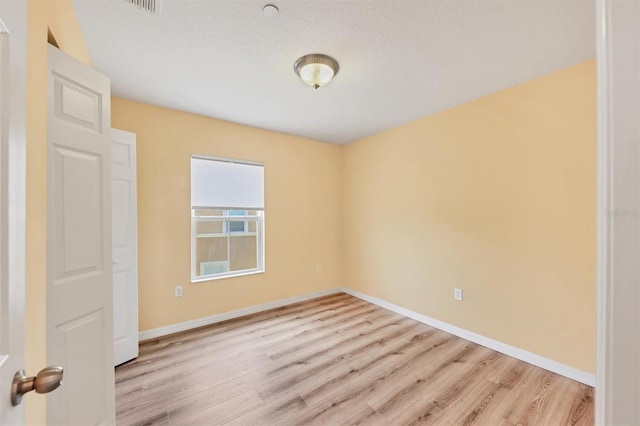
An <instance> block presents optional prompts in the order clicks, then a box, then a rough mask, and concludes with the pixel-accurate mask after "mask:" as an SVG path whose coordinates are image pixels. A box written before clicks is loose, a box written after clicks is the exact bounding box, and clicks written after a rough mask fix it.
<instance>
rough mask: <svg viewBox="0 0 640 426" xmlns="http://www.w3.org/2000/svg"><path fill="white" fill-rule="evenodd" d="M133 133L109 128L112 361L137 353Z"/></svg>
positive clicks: (135, 188)
mask: <svg viewBox="0 0 640 426" xmlns="http://www.w3.org/2000/svg"><path fill="white" fill-rule="evenodd" d="M136 185H137V179H136V135H135V133H130V132H125V131H123V130H118V129H111V200H112V205H111V211H112V224H113V320H114V324H113V336H114V339H115V340H114V363H115V365H119V364H122V363H123V362H127V361H129V360H132V359H134V358H137V356H138V238H137V234H138V232H137V229H138V211H137V187H136Z"/></svg>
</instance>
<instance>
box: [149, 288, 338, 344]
mask: <svg viewBox="0 0 640 426" xmlns="http://www.w3.org/2000/svg"><path fill="white" fill-rule="evenodd" d="M343 290H344V289H342V288H341V287H338V288H332V289H329V290H321V291H316V292H314V293H309V294H304V295H302V296H295V297H290V298H288V299H281V300H276V301H273V302H269V303H264V304H262V305H257V306H251V307H248V308H243V309H238V310H236V311H231V312H225V313H222V314H216V315H212V316H210V317H205V318H198V319H195V320H191V321H185V322H180V323H177V324H171V325H167V326H165V327H158V328H152V329H150V330H144V331H141V332H140V333H138V339H139V340H140V341H141V342H142V341H144V340H149V339H155V338H156V337H161V336H166V335H167V334H173V333H179V332H181V331H186V330H191V329H192V328H198V327H202V326H205V325H210V324H215V323H218V322H222V321H227V320H230V319H234V318H239V317H243V316H246V315H251V314H256V313H258V312H263V311H268V310H269V309H274V308H280V307H282V306H287V305H292V304H294V303H298V302H304V301H306V300H311V299H316V298H318V297H322V296H328V295H330V294H335V293H341V292H343Z"/></svg>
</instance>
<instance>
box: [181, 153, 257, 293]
mask: <svg viewBox="0 0 640 426" xmlns="http://www.w3.org/2000/svg"><path fill="white" fill-rule="evenodd" d="M194 158H196V159H202V160H212V161H223V162H228V163H238V164H246V165H253V166H260V167H264V164H262V163H257V162H251V161H244V160H236V159H227V158H219V157H208V156H204V155H195V154H194V155H191V159H194ZM262 190H263V191H264V181H263V188H262ZM196 210H220V211H221V212H222V215H212V216H196V214H195V212H196ZM230 211H235V212H237V211H243V212H245V214H244V215H237V214H233V215H231V214H229V213H230ZM249 211H255V212H256V214H255V215H249V214H248V212H249ZM264 217H265V212H264V208H261V209H260V208H247V207H240V208H238V207H213V206H212V207H200V206H196V207H194V206H193V205H191V283H192V284H197V283H202V282H207V281H214V280H219V279H225V278H231V277H239V276H245V275H254V274H262V273H264V272H265V258H266V255H265V225H264ZM203 218H204V219H205V220H206V221H215V222H223V232H222V233H220V234H219V235H205V234H201V235H198V234H197V232H196V231H197V223H198V222H199V221H200V222H201V221H202V219H203ZM232 221H233V222H240V221H244V231H243V232H240V231H229V229H230V222H232ZM250 221H255V222H256V231H255V233H254V232H251V233H250V232H249V231H248V229H249V222H250ZM254 234H255V237H256V263H257V266H256V268H251V269H242V270H239V271H226V272H223V273H216V274H210V275H204V276H201V275H198V272H199V269H198V267H199V265H198V264H197V253H196V252H197V241H198V238H210V237H224V238H227V260H226V261H227V262H229V264H230V261H231V260H230V254H231V251H230V243H231V238H233V237H234V236H235V237H238V236H248V235H254Z"/></svg>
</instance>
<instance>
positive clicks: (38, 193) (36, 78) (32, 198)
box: [25, 0, 91, 424]
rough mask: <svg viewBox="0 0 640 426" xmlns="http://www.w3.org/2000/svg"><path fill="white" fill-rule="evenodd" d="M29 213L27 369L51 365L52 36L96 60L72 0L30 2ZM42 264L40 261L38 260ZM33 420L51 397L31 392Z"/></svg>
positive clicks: (34, 421)
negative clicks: (48, 209)
mask: <svg viewBox="0 0 640 426" xmlns="http://www.w3.org/2000/svg"><path fill="white" fill-rule="evenodd" d="M27 8H28V9H27V13H28V15H27V19H28V22H27V26H28V35H27V38H28V40H27V43H28V44H27V100H28V101H27V188H26V190H27V193H26V199H27V217H26V234H27V235H26V264H27V265H29V266H28V267H27V270H26V307H25V309H26V335H25V340H26V343H25V344H26V360H25V367H26V370H27V372H31V373H32V374H33V372H37V371H39V370H40V369H41V368H43V367H45V366H46V365H47V354H46V341H47V339H46V318H47V317H46V315H47V314H46V302H47V299H46V268H45V267H44V265H46V260H47V258H46V256H47V246H46V244H47V240H46V237H45V236H46V226H47V223H46V207H47V199H46V164H47V163H46V155H45V153H46V143H47V139H46V138H47V133H46V127H47V37H48V32H49V31H51V33H52V34H53V35H54V37H55V39H56V41H57V42H58V45H59V47H60V48H61V49H62V50H64V51H65V52H67V53H68V54H70V55H72V56H74V57H75V58H77V59H79V60H81V61H83V62H85V63H87V64H90V63H91V60H90V58H89V53H88V51H87V48H86V45H85V43H84V39H83V37H82V34H81V32H80V26H79V24H78V21H77V19H76V16H75V12H74V10H73V4H72V2H71V0H29V3H28V6H27ZM34 265H38V266H34ZM25 404H26V415H27V418H26V421H27V423H28V424H44V423H45V398H44V397H42V396H38V395H33V396H31V395H30V396H29V397H27V398H25Z"/></svg>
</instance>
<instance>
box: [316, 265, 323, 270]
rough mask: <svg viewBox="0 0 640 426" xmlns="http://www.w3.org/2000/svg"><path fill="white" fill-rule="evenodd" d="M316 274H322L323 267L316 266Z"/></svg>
mask: <svg viewBox="0 0 640 426" xmlns="http://www.w3.org/2000/svg"><path fill="white" fill-rule="evenodd" d="M316 272H322V265H321V264H319V263H318V264H317V265H316Z"/></svg>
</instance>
